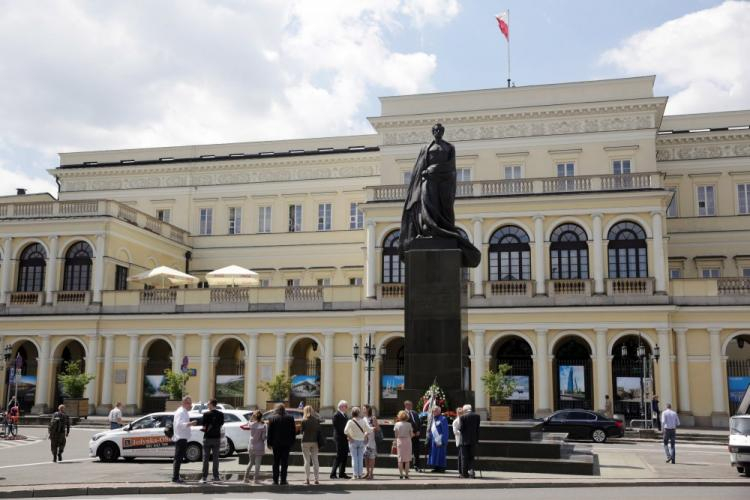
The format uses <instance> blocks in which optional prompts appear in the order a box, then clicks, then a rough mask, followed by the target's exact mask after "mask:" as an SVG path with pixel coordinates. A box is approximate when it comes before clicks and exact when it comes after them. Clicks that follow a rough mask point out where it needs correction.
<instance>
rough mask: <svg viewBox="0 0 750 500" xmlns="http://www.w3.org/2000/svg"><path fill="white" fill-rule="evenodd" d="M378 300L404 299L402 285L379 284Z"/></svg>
mask: <svg viewBox="0 0 750 500" xmlns="http://www.w3.org/2000/svg"><path fill="white" fill-rule="evenodd" d="M378 292H379V293H378V298H382V299H402V298H404V284H403V283H381V284H380V285H378Z"/></svg>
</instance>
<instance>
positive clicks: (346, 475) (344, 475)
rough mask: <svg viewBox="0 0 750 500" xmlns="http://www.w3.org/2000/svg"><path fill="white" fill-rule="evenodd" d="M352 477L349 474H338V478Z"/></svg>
mask: <svg viewBox="0 0 750 500" xmlns="http://www.w3.org/2000/svg"><path fill="white" fill-rule="evenodd" d="M351 478H352V477H351V476H350V475H349V474H339V479H351Z"/></svg>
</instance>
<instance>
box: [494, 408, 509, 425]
mask: <svg viewBox="0 0 750 500" xmlns="http://www.w3.org/2000/svg"><path fill="white" fill-rule="evenodd" d="M490 420H494V421H497V422H509V421H510V406H490Z"/></svg>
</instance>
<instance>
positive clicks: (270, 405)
mask: <svg viewBox="0 0 750 500" xmlns="http://www.w3.org/2000/svg"><path fill="white" fill-rule="evenodd" d="M258 387H260V389H261V390H262V391H265V392H266V393H267V394H268V399H267V400H266V410H273V409H274V408H276V405H277V404H279V403H286V402H287V399H289V393H291V392H292V379H291V378H289V377H287V375H286V373H283V372H282V373H279V374H278V375H276V376H275V377H274V378H273V379H272V380H269V381H267V382H261V383H260V384H258Z"/></svg>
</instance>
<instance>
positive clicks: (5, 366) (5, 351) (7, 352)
mask: <svg viewBox="0 0 750 500" xmlns="http://www.w3.org/2000/svg"><path fill="white" fill-rule="evenodd" d="M12 354H13V347H12V346H11V345H10V344H6V345H5V348H4V349H3V376H5V371H6V370H7V369H8V361H10V357H11V355H12ZM6 396H7V400H8V402H10V379H8V394H6ZM6 407H7V404H6Z"/></svg>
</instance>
